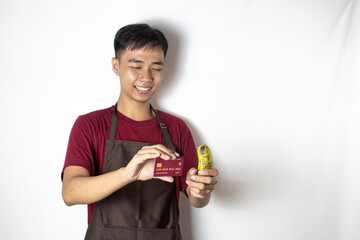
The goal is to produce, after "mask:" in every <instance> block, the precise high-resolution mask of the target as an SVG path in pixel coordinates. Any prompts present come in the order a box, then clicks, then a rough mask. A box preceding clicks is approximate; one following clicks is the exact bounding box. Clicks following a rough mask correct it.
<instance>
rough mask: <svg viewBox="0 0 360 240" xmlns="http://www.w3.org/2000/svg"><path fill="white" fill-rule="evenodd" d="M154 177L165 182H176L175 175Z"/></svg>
mask: <svg viewBox="0 0 360 240" xmlns="http://www.w3.org/2000/svg"><path fill="white" fill-rule="evenodd" d="M154 178H156V179H160V180H162V181H164V182H169V183H172V182H174V178H173V177H154Z"/></svg>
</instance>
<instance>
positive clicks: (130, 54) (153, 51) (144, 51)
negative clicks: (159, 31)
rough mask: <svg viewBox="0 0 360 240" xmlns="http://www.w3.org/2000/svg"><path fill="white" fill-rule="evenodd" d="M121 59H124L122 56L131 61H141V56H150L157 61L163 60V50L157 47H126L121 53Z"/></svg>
mask: <svg viewBox="0 0 360 240" xmlns="http://www.w3.org/2000/svg"><path fill="white" fill-rule="evenodd" d="M120 57H121V60H123V59H124V57H125V58H126V59H127V60H126V61H129V60H132V62H135V61H143V58H152V60H154V61H157V62H163V61H164V51H163V50H162V49H161V48H159V47H156V48H146V47H143V48H140V49H134V50H131V49H126V50H125V51H123V52H122V53H121V56H120Z"/></svg>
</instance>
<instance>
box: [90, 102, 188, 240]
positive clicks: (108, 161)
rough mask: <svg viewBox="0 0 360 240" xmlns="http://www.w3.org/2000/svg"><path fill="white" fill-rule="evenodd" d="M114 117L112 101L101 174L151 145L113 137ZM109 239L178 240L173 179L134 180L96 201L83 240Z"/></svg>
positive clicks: (165, 134) (165, 136) (166, 138)
mask: <svg viewBox="0 0 360 240" xmlns="http://www.w3.org/2000/svg"><path fill="white" fill-rule="evenodd" d="M151 108H152V107H151ZM153 110H154V112H155V115H156V118H157V120H158V122H159V124H160V127H161V133H162V137H163V140H164V145H165V146H166V147H167V148H169V149H171V150H173V151H175V148H174V145H173V143H172V142H171V138H170V135H169V133H168V131H167V129H166V126H165V124H164V123H163V122H162V119H161V117H160V115H159V114H158V113H157V112H156V111H155V109H153ZM117 119H118V116H117V104H115V107H114V111H113V114H112V119H111V128H110V136H109V140H106V148H105V158H104V166H103V171H102V173H103V174H104V173H107V172H111V171H114V170H117V169H119V168H121V167H126V166H127V164H128V163H129V162H130V160H131V159H132V158H133V156H134V155H135V154H136V153H137V152H138V151H139V150H140V149H141V148H142V147H144V146H148V145H154V143H143V142H133V141H124V140H115V133H116V127H117ZM110 239H111V240H113V239H119V240H121V239H124V240H125V239H126V240H157V239H159V240H181V235H180V228H179V209H178V203H177V197H176V186H175V181H174V182H173V183H168V182H164V181H162V180H159V179H151V180H148V181H135V182H132V183H130V184H128V185H126V186H124V187H123V188H121V189H119V190H118V191H116V192H114V193H113V194H111V195H110V196H108V197H106V198H104V199H103V200H101V201H99V202H97V203H96V204H95V209H94V212H93V215H92V217H91V219H90V222H89V226H88V230H87V232H86V236H85V240H110Z"/></svg>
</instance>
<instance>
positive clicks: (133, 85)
mask: <svg viewBox="0 0 360 240" xmlns="http://www.w3.org/2000/svg"><path fill="white" fill-rule="evenodd" d="M112 65H113V70H114V72H115V74H116V75H118V76H119V77H120V85H121V92H120V99H121V101H125V102H126V103H129V104H131V103H149V100H150V99H151V97H152V96H153V95H154V93H155V92H156V90H157V88H158V86H159V84H160V82H161V80H162V71H163V66H164V52H163V50H162V49H161V48H158V47H155V48H146V47H145V48H141V49H137V50H133V51H131V50H126V51H123V52H122V53H121V56H120V60H119V59H117V58H113V59H112Z"/></svg>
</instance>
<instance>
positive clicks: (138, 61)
mask: <svg viewBox="0 0 360 240" xmlns="http://www.w3.org/2000/svg"><path fill="white" fill-rule="evenodd" d="M129 62H131V63H144V62H143V61H141V60H138V59H134V58H132V59H129Z"/></svg>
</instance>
